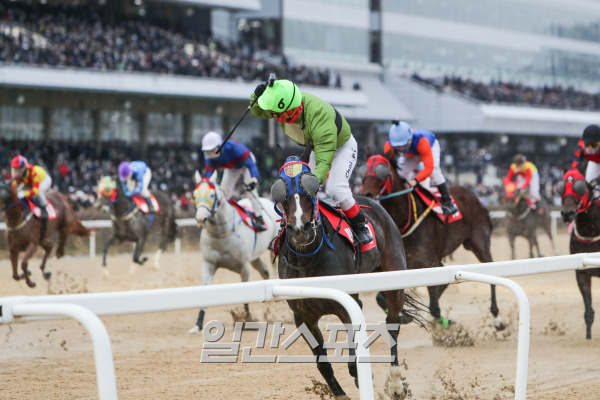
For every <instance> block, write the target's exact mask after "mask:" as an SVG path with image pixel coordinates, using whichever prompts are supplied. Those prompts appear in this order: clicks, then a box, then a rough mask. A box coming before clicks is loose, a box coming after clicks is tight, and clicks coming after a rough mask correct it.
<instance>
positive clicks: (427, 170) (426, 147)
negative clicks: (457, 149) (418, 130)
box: [415, 138, 433, 182]
mask: <svg viewBox="0 0 600 400" xmlns="http://www.w3.org/2000/svg"><path fill="white" fill-rule="evenodd" d="M417 151H418V152H419V154H420V155H421V161H423V169H422V170H421V171H420V172H419V173H418V175H417V176H415V179H416V180H417V182H423V181H424V180H425V179H427V178H428V177H429V175H431V173H432V172H433V153H432V152H431V145H430V144H429V141H428V140H427V139H426V138H421V139H420V140H419V143H418V144H417Z"/></svg>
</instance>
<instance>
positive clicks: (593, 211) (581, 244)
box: [556, 169, 600, 339]
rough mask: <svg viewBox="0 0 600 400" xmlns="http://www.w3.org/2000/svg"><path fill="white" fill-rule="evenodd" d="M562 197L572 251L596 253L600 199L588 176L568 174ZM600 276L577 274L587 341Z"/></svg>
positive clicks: (599, 247)
mask: <svg viewBox="0 0 600 400" xmlns="http://www.w3.org/2000/svg"><path fill="white" fill-rule="evenodd" d="M556 191H557V192H558V194H560V196H561V197H562V211H561V214H562V217H563V219H564V221H565V222H567V223H569V222H573V221H574V226H573V231H572V232H571V241H570V243H569V252H570V253H571V254H576V253H592V252H598V251H600V199H599V198H598V195H597V194H594V191H592V190H590V188H589V186H588V184H587V182H586V181H585V177H584V176H583V175H582V174H581V173H580V172H579V171H577V170H574V169H573V170H570V171H567V172H566V173H565V175H564V177H563V181H562V182H559V183H558V185H557V186H556ZM593 276H595V277H600V269H599V268H594V269H588V270H578V271H575V277H576V278H577V285H578V286H579V290H580V291H581V295H582V296H583V304H584V306H585V312H584V314H583V319H584V321H585V327H586V329H585V338H586V339H591V338H592V324H593V323H594V309H593V308H592V277H593Z"/></svg>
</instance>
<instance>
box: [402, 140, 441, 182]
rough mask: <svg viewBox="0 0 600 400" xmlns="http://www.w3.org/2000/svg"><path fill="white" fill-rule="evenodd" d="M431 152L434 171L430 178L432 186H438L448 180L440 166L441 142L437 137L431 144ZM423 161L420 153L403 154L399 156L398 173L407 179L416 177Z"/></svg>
mask: <svg viewBox="0 0 600 400" xmlns="http://www.w3.org/2000/svg"><path fill="white" fill-rule="evenodd" d="M431 154H432V155H433V171H432V172H431V175H429V178H430V180H431V185H432V186H438V185H441V184H442V183H444V182H446V178H444V174H443V173H442V169H441V168H440V142H438V140H437V139H436V140H435V141H434V142H433V145H432V146H431ZM421 161H422V160H421V156H420V155H418V156H414V157H406V155H404V154H403V155H402V156H401V157H398V163H397V164H396V169H397V171H398V175H400V176H403V177H404V178H406V179H412V178H414V177H415V176H417V174H418V172H416V171H415V170H416V169H417V167H418V165H419V163H420V162H421Z"/></svg>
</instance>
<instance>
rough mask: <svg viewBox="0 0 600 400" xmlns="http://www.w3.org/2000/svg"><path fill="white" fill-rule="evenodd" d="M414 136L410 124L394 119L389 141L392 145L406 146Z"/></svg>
mask: <svg viewBox="0 0 600 400" xmlns="http://www.w3.org/2000/svg"><path fill="white" fill-rule="evenodd" d="M412 136H413V133H412V129H410V125H409V124H407V123H406V122H404V121H392V126H391V127H390V134H389V141H390V144H391V145H392V146H394V147H398V146H406V144H407V143H408V142H410V141H411V140H412Z"/></svg>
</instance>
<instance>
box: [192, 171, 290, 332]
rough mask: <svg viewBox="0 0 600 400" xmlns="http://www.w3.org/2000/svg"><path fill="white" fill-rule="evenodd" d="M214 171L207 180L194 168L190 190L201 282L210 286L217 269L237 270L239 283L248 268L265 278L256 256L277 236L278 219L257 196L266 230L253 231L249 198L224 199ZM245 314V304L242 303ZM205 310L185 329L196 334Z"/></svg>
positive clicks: (268, 203)
mask: <svg viewBox="0 0 600 400" xmlns="http://www.w3.org/2000/svg"><path fill="white" fill-rule="evenodd" d="M216 178H217V174H213V175H212V176H211V178H210V179H208V178H202V176H201V175H200V173H199V172H198V171H196V174H195V176H194V181H195V182H196V187H195V189H194V192H193V198H194V203H195V205H196V221H197V222H198V226H199V227H200V228H201V229H202V232H201V233H200V251H201V253H202V284H204V285H211V284H212V281H213V277H214V275H215V272H216V270H217V269H218V268H226V269H228V270H230V271H233V272H237V273H238V274H240V277H241V278H242V282H247V281H248V278H249V276H250V267H249V265H248V264H250V265H252V267H253V268H254V269H256V270H257V271H258V273H259V274H260V276H261V277H262V278H263V279H268V278H269V269H268V268H267V266H266V265H265V263H264V262H263V261H262V260H261V259H260V256H261V255H262V254H263V253H264V252H265V251H266V250H269V249H270V245H271V242H272V241H273V239H275V237H277V232H278V230H279V223H278V222H277V220H278V219H279V218H278V216H277V214H276V213H275V210H274V208H273V202H272V201H271V200H269V199H265V198H262V197H261V198H259V202H260V204H261V206H262V214H263V220H264V222H265V224H266V226H267V229H266V230H265V231H262V232H257V231H256V230H254V227H253V225H254V223H253V220H252V215H251V213H249V212H248V210H249V209H250V210H251V209H252V203H251V202H250V200H249V199H242V200H240V201H239V202H235V201H234V200H229V201H228V200H227V198H226V197H225V193H224V192H223V190H222V189H221V187H220V186H219V185H218V184H217V183H216ZM244 307H245V310H246V313H249V309H248V304H245V305H244ZM204 314H205V310H204V309H200V311H199V313H198V319H197V321H196V324H195V325H194V326H193V327H192V328H191V329H190V330H189V331H188V332H189V333H198V332H199V331H200V330H202V327H203V324H204Z"/></svg>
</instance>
